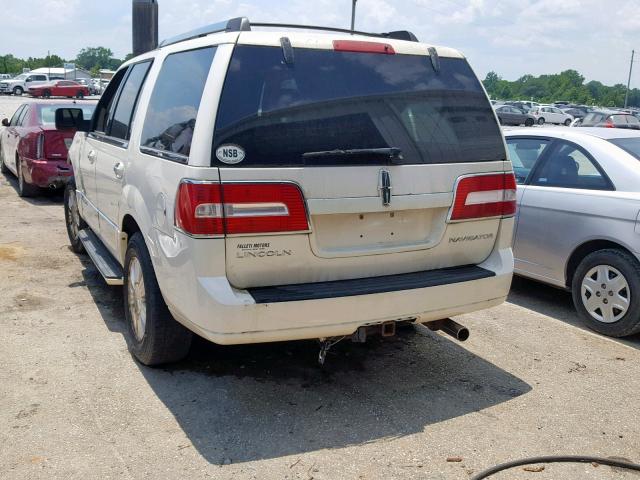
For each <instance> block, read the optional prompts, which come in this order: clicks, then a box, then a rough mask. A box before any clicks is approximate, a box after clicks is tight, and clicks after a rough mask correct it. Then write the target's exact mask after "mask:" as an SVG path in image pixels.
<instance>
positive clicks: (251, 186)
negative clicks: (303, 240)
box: [175, 180, 309, 236]
mask: <svg viewBox="0 0 640 480" xmlns="http://www.w3.org/2000/svg"><path fill="white" fill-rule="evenodd" d="M175 223H176V226H177V227H178V228H179V229H180V230H182V231H184V232H185V233H188V234H190V235H194V236H220V235H234V234H262V233H285V232H299V231H307V230H308V229H309V222H308V219H307V211H306V208H305V204H304V198H303V195H302V192H301V191H300V188H299V187H298V186H297V185H295V184H290V183H223V184H220V183H210V182H194V181H190V180H184V181H183V182H182V183H181V184H180V187H179V189H178V196H177V199H176V214H175Z"/></svg>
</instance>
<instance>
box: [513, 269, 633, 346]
mask: <svg viewBox="0 0 640 480" xmlns="http://www.w3.org/2000/svg"><path fill="white" fill-rule="evenodd" d="M507 301H508V302H510V303H514V304H516V305H519V306H521V307H524V308H527V309H529V310H533V311H534V312H538V313H541V314H542V315H546V316H548V317H551V318H555V319H556V320H560V321H562V322H565V323H568V324H569V325H573V326H574V327H578V328H581V329H582V330H586V331H588V332H592V331H591V330H589V329H588V328H587V327H585V326H584V324H583V323H582V322H581V321H580V317H579V316H578V314H577V312H576V310H575V308H573V300H572V299H571V293H570V292H567V291H565V290H560V289H558V288H553V287H550V286H548V285H545V284H543V283H538V282H534V281H532V280H528V279H526V278H522V277H517V276H516V277H514V278H513V284H512V285H511V292H510V293H509V298H508V299H507ZM592 333H594V334H595V335H597V334H596V333H595V332H592ZM613 340H615V341H618V342H620V343H622V344H624V345H627V346H629V347H633V348H637V349H640V335H634V336H631V337H627V338H615V339H613Z"/></svg>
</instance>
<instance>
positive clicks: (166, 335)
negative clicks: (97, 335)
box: [124, 233, 193, 366]
mask: <svg viewBox="0 0 640 480" xmlns="http://www.w3.org/2000/svg"><path fill="white" fill-rule="evenodd" d="M124 309H125V315H126V318H127V324H128V327H129V345H130V348H131V352H132V353H133V355H134V356H135V357H136V358H137V359H138V360H139V361H140V362H141V363H143V364H144V365H147V366H156V365H162V364H165V363H172V362H177V361H179V360H182V359H183V358H184V357H186V356H187V354H188V353H189V348H190V347H191V341H192V338H193V334H192V333H191V332H190V331H189V330H187V329H186V328H185V327H183V326H182V325H181V324H179V323H178V322H177V321H176V320H175V319H174V318H173V317H172V316H171V313H170V312H169V309H168V308H167V304H166V303H165V301H164V299H163V297H162V293H161V292H160V287H159V286H158V281H157V279H156V275H155V272H154V270H153V264H152V263H151V257H150V256H149V251H148V250H147V246H146V244H145V242H144V238H143V236H142V234H141V233H135V234H134V235H133V236H132V237H131V239H130V240H129V245H128V247H127V254H126V257H125V265H124Z"/></svg>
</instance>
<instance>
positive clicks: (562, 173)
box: [532, 142, 612, 190]
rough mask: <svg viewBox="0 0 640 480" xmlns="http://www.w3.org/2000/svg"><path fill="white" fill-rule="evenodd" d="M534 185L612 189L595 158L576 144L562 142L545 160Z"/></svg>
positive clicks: (534, 180)
mask: <svg viewBox="0 0 640 480" xmlns="http://www.w3.org/2000/svg"><path fill="white" fill-rule="evenodd" d="M532 185H538V186H545V187H562V188H582V189H587V190H612V187H611V184H610V183H609V180H608V179H607V178H605V177H604V176H603V175H602V173H601V172H600V170H599V169H598V167H597V166H596V165H595V163H594V162H593V160H592V159H591V158H590V157H589V156H588V155H587V154H586V152H584V150H582V149H581V148H579V147H578V146H576V145H572V144H570V143H566V142H561V143H560V144H559V145H557V146H556V147H555V148H554V149H553V151H552V152H551V154H550V155H549V156H548V157H547V159H546V160H545V163H544V165H543V166H542V168H541V169H540V170H539V172H538V173H537V174H536V176H535V178H534V179H533V182H532Z"/></svg>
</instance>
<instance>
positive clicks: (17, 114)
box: [9, 105, 27, 127]
mask: <svg viewBox="0 0 640 480" xmlns="http://www.w3.org/2000/svg"><path fill="white" fill-rule="evenodd" d="M25 108H27V106H26V105H22V106H21V107H20V108H18V110H16V112H15V113H14V114H13V117H11V122H10V123H9V125H10V126H12V127H15V126H16V125H18V120H20V115H22V112H23V111H24V109H25Z"/></svg>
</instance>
